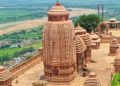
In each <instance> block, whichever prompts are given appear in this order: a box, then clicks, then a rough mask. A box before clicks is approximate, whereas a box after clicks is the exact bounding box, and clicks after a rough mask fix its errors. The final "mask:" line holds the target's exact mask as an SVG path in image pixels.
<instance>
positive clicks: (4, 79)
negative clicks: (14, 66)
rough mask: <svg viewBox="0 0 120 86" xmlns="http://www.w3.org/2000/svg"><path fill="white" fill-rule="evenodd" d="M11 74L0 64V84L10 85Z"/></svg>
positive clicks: (1, 85)
mask: <svg viewBox="0 0 120 86" xmlns="http://www.w3.org/2000/svg"><path fill="white" fill-rule="evenodd" d="M12 80H13V76H12V74H11V73H10V72H9V71H8V70H7V69H5V68H4V67H2V66H0V86H12Z"/></svg>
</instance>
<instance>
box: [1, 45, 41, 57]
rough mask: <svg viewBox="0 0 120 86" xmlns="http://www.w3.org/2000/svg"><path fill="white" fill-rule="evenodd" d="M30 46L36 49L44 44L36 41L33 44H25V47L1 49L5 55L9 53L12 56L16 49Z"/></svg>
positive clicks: (19, 49)
mask: <svg viewBox="0 0 120 86" xmlns="http://www.w3.org/2000/svg"><path fill="white" fill-rule="evenodd" d="M29 47H33V48H35V49H39V48H40V47H42V44H41V43H34V44H32V45H28V46H25V47H23V48H6V49H0V55H5V54H8V55H10V56H12V55H13V54H14V53H15V52H16V51H21V50H23V49H25V48H29Z"/></svg>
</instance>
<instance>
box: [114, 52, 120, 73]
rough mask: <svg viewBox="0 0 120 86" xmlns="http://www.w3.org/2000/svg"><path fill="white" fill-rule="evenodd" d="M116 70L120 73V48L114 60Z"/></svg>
mask: <svg viewBox="0 0 120 86" xmlns="http://www.w3.org/2000/svg"><path fill="white" fill-rule="evenodd" d="M114 67H115V72H116V73H120V50H119V51H118V53H117V57H116V58H115V60H114Z"/></svg>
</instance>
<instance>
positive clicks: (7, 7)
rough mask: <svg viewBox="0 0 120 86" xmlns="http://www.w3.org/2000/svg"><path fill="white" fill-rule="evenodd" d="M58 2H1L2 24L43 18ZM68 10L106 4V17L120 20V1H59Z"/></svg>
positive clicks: (1, 0) (37, 0) (41, 0)
mask: <svg viewBox="0 0 120 86" xmlns="http://www.w3.org/2000/svg"><path fill="white" fill-rule="evenodd" d="M56 1H57V0H0V23H6V22H14V21H22V20H28V19H35V18H41V17H43V16H45V15H47V10H48V9H49V8H50V7H51V6H53V5H54V4H55V2H56ZM59 1H60V2H61V3H63V4H64V5H65V6H66V7H67V8H89V9H97V5H98V4H104V7H105V10H107V12H105V17H106V18H110V17H116V18H118V19H120V18H119V17H120V10H119V9H120V0H59Z"/></svg>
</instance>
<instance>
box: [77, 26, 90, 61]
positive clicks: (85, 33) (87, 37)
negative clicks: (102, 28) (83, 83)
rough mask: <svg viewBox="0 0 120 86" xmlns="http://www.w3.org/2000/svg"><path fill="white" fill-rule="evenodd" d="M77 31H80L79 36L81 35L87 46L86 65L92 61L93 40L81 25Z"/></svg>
mask: <svg viewBox="0 0 120 86" xmlns="http://www.w3.org/2000/svg"><path fill="white" fill-rule="evenodd" d="M75 29H76V30H79V33H78V34H77V35H80V36H81V38H82V39H83V41H84V43H85V45H86V50H85V63H87V62H89V61H90V59H91V57H92V56H91V51H92V48H91V45H92V39H91V37H90V35H89V34H88V33H87V32H86V30H85V29H83V28H82V27H80V25H78V26H77V27H76V28H75Z"/></svg>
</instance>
